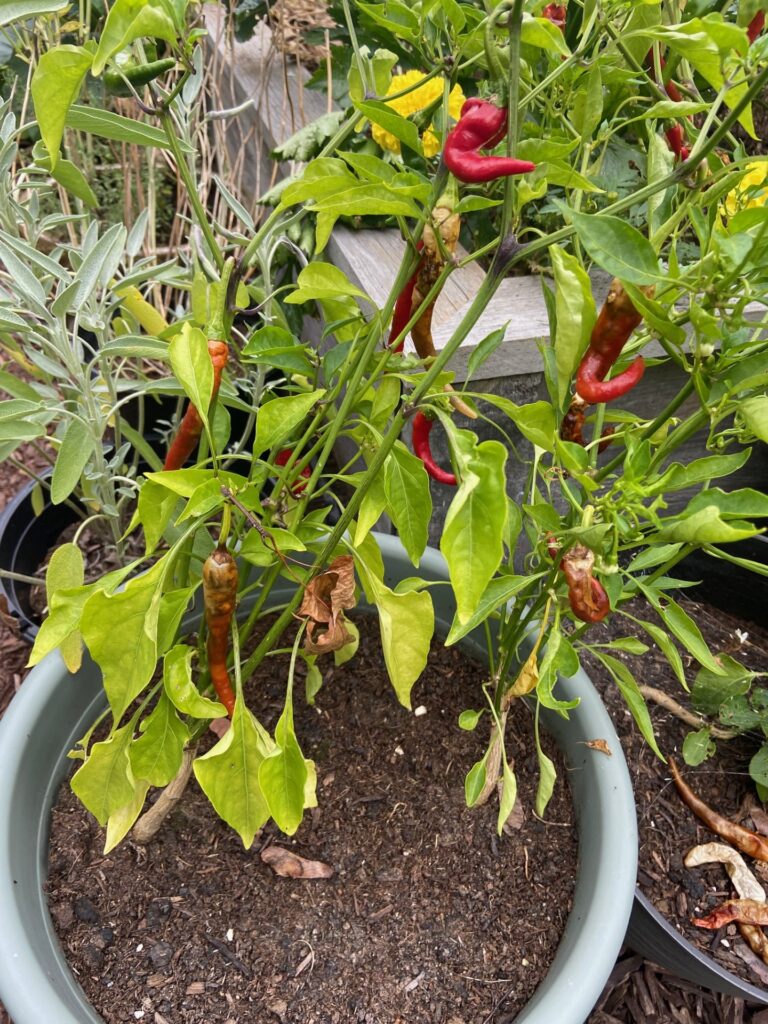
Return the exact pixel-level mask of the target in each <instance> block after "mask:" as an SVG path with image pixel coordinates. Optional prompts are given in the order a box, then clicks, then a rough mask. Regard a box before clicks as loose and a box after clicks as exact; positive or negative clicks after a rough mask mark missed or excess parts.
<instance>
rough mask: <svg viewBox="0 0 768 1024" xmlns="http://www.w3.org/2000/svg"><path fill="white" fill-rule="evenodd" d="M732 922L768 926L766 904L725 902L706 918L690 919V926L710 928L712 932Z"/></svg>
mask: <svg viewBox="0 0 768 1024" xmlns="http://www.w3.org/2000/svg"><path fill="white" fill-rule="evenodd" d="M732 921H738V922H739V924H752V925H762V924H768V903H759V902H758V901H757V900H726V901H725V903H721V904H720V906H719V907H717V909H716V910H713V911H712V913H711V914H707V916H706V917H693V918H691V924H695V925H696V926H697V927H699V928H711V929H712V930H713V931H716V930H717V929H718V928H722V927H723V925H725V924H730V923H731V922H732Z"/></svg>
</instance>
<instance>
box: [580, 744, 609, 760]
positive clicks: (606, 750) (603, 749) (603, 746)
mask: <svg viewBox="0 0 768 1024" xmlns="http://www.w3.org/2000/svg"><path fill="white" fill-rule="evenodd" d="M584 746H585V747H589V749H590V750H599V751H600V753H601V754H607V755H608V757H613V751H612V750H611V748H610V747H609V746H608V744H607V742H606V741H605V740H585V741H584Z"/></svg>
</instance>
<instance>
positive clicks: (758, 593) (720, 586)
mask: <svg viewBox="0 0 768 1024" xmlns="http://www.w3.org/2000/svg"><path fill="white" fill-rule="evenodd" d="M728 551H729V552H730V553H731V554H734V555H738V556H739V557H740V558H748V559H751V560H752V561H756V562H760V563H761V564H763V565H768V540H767V539H766V538H765V537H763V536H759V537H751V538H750V539H749V540H746V541H741V542H740V543H738V544H729V545H728ZM675 574H676V575H678V576H679V577H680V578H681V579H690V580H700V581H701V582H700V584H699V586H697V587H696V588H695V589H691V590H689V591H688V594H690V596H691V597H693V598H694V600H702V601H706V602H707V603H708V604H711V605H713V606H714V607H715V608H719V609H720V610H721V611H724V612H728V613H729V614H731V615H737V616H739V617H740V618H743V619H744V620H745V621H747V622H754V623H757V624H758V625H761V626H768V578H767V577H765V576H760V575H758V574H757V573H754V572H750V571H749V570H747V569H743V568H741V567H740V566H737V565H733V564H732V563H731V562H725V561H722V560H720V559H715V558H712V557H710V556H709V555H706V554H704V553H703V552H700V551H697V552H695V553H694V554H693V555H691V556H689V557H688V558H687V559H686V560H685V561H684V562H681V563H680V564H679V565H678V566H676V567H675ZM627 945H629V946H630V948H631V949H633V950H634V951H635V952H636V953H640V954H641V955H642V956H644V957H646V959H648V960H652V961H653V963H656V964H659V966H661V967H666V968H667V969H668V970H670V971H673V972H674V973H675V974H677V975H678V976H679V977H681V978H685V980H686V981H690V982H693V983H694V984H695V985H700V986H701V987H702V988H707V989H710V990H711V991H713V992H722V993H724V994H725V995H732V996H739V997H740V998H741V999H746V1000H747V1001H748V1002H752V1003H759V1004H761V1005H763V1006H768V991H766V990H764V989H761V988H758V987H757V986H756V985H750V983H749V982H747V981H744V980H743V979H742V978H740V977H738V976H737V975H736V974H733V973H732V972H731V971H728V970H726V969H725V968H724V967H721V966H720V964H718V963H717V961H716V960H714V959H713V958H712V957H710V956H707V955H706V953H702V952H701V950H699V949H697V948H696V946H694V945H693V944H692V943H690V942H689V941H688V940H687V939H686V938H685V936H684V935H681V933H680V932H679V931H678V930H677V928H675V927H674V926H673V925H672V924H670V922H669V921H667V919H666V918H665V917H663V916H662V915H661V914H660V913H659V912H658V910H657V909H656V908H655V906H654V905H653V903H652V902H651V901H650V900H649V899H648V897H647V896H645V895H644V894H643V893H642V892H641V891H640V890H639V889H637V890H636V892H635V902H634V905H633V907H632V916H631V918H630V921H629V929H628V931H627Z"/></svg>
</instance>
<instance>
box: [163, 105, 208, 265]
mask: <svg viewBox="0 0 768 1024" xmlns="http://www.w3.org/2000/svg"><path fill="white" fill-rule="evenodd" d="M160 122H161V124H162V126H163V130H164V132H165V135H166V138H167V139H168V145H169V146H170V149H171V152H172V153H173V158H174V160H175V161H176V167H177V168H178V171H179V175H180V176H181V180H182V181H183V182H184V188H185V189H186V190H187V198H188V199H189V204H190V206H191V207H192V210H193V212H194V214H195V218H196V220H197V223H198V225H199V227H200V230H201V231H202V232H203V235H204V236H205V240H206V242H207V243H208V249H209V250H210V253H211V256H212V257H213V260H214V262H215V264H216V266H217V268H218V269H219V271H221V269H222V267H223V266H224V256H223V254H222V252H221V249H220V248H219V246H218V244H217V243H216V237H215V235H214V233H213V229H212V228H211V225H210V222H209V220H208V216H207V214H206V212H205V208H204V207H203V204H202V203H201V202H200V196H199V195H198V194H197V184H196V182H195V180H194V178H193V176H192V172H191V171H190V169H189V164H188V163H187V158H186V157H185V156H184V153H183V152H182V150H181V146H180V144H179V139H178V137H177V135H176V128H175V125H174V123H173V117H172V116H171V114H170V113H169V112H168V111H167V110H163V111H162V112H161V114H160Z"/></svg>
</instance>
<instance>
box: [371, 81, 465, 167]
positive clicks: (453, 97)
mask: <svg viewBox="0 0 768 1024" xmlns="http://www.w3.org/2000/svg"><path fill="white" fill-rule="evenodd" d="M425 78H426V75H425V74H424V72H423V71H406V73H405V74H404V75H395V76H394V78H393V79H392V81H391V82H390V83H389V89H388V90H387V96H392V95H393V94H394V93H397V92H402V91H403V89H408V88H409V87H411V86H414V85H415V86H416V88H415V89H413V90H412V91H411V92H408V93H406V94H405V96H399V97H398V98H397V99H395V100H387V101H386V103H387V106H390V107H392V109H393V110H395V111H397V113H398V114H400V115H402V116H403V117H409V116H410V115H411V114H416V113H418V111H420V110H424V109H425V107H429V106H430V105H431V104H432V103H434V102H435V100H438V99H440V97H441V96H442V95H443V86H444V84H445V82H444V79H443V77H442V76H441V75H436V76H435V77H434V78H430V79H429V80H428V81H426V82H424V84H423V85H418V84H417V83H418V82H421V81H423V79H425ZM464 99H465V96H464V93H463V92H462V91H461V86H460V85H455V86H454V87H453V89H451V93H450V96H449V97H448V113H449V114H450V115H451V117H452V118H453V119H454V121H458V119H459V115H460V114H461V108H462V107H463V106H464ZM372 127H373V138H374V141H375V142H377V143H378V144H379V145H380V146H381V148H382V149H388V150H389V151H390V153H399V152H400V140H399V139H396V138H395V136H394V135H391V134H390V133H389V132H388V131H385V130H384V129H383V128H382V127H381V125H378V124H374V125H373V126H372ZM421 142H422V145H423V146H424V156H426V157H433V156H434V155H435V154H436V153H437V152H438V151H439V149H440V143H439V142H438V141H437V136H436V135H435V133H434V132H433V131H432V126H431V125H430V126H429V128H427V130H426V131H425V132H424V134H423V135H422V137H421Z"/></svg>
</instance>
